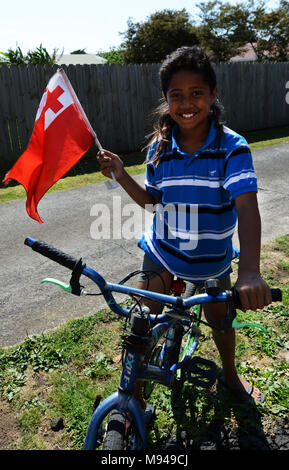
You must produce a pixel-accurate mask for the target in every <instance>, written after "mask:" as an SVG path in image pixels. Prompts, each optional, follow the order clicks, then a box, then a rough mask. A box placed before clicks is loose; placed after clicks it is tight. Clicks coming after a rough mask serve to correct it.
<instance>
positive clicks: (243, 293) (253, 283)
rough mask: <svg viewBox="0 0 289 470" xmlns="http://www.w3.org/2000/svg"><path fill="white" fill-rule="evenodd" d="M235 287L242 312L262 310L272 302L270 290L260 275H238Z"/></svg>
mask: <svg viewBox="0 0 289 470" xmlns="http://www.w3.org/2000/svg"><path fill="white" fill-rule="evenodd" d="M235 287H236V289H237V291H238V292H239V296H240V301H241V310H243V311H246V310H253V311H255V310H257V309H262V308H264V307H265V306H266V305H269V304H270V303H271V302H272V297H271V292H270V288H269V286H268V284H267V283H266V282H265V281H264V280H263V279H262V277H261V276H260V274H255V273H243V274H241V273H240V274H239V277H238V280H237V282H236V284H235Z"/></svg>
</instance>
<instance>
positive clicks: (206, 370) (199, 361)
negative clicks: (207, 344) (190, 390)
mask: <svg viewBox="0 0 289 470" xmlns="http://www.w3.org/2000/svg"><path fill="white" fill-rule="evenodd" d="M186 371H187V376H188V382H190V383H192V384H194V385H197V386H199V387H203V388H210V387H212V385H213V384H214V383H215V381H216V378H217V373H218V369H217V366H216V364H215V363H214V362H213V361H209V360H208V359H203V358H202V357H199V356H195V357H193V358H192V359H190V360H189V361H188V362H187V364H186Z"/></svg>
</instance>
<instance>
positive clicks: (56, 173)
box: [3, 70, 97, 223]
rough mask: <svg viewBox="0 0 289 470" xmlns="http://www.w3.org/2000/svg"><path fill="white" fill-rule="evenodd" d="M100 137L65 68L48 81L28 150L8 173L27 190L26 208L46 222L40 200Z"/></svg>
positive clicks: (29, 213) (30, 214)
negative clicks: (42, 215) (40, 210)
mask: <svg viewBox="0 0 289 470" xmlns="http://www.w3.org/2000/svg"><path fill="white" fill-rule="evenodd" d="M95 140H97V137H96V134H95V132H94V131H93V129H92V127H91V125H90V123H89V121H88V119H87V117H86V115H85V113H84V111H83V109H82V107H81V104H80V103H79V101H78V98H77V96H76V94H75V92H74V90H73V88H72V86H71V84H70V82H69V80H68V78H67V77H66V75H65V73H64V72H63V71H62V70H58V71H57V72H56V73H55V74H54V75H53V77H51V79H50V80H49V82H48V85H47V87H46V89H45V91H44V94H43V96H42V99H41V101H40V104H39V107H38V111H37V114H36V119H35V124H34V128H33V132H32V136H31V139H30V142H29V145H28V147H27V149H26V151H25V152H24V153H23V154H22V155H21V157H20V158H19V159H18V160H17V162H16V163H15V165H14V166H13V168H12V169H11V170H10V171H9V172H8V173H7V174H6V176H5V178H4V180H3V181H4V182H5V183H8V181H9V180H11V179H14V180H16V181H18V183H20V184H22V186H24V188H25V190H26V193H27V201H26V210H27V213H28V215H29V216H30V217H32V218H33V219H35V220H37V221H38V222H40V223H42V220H41V219H40V217H39V214H38V212H37V205H38V202H39V201H40V199H41V198H42V197H43V196H44V194H45V193H46V192H47V191H48V189H49V188H50V187H51V186H53V184H54V183H56V181H58V180H59V179H60V178H61V177H62V176H63V175H64V174H65V173H67V171H69V170H70V168H72V167H73V165H75V163H77V161H78V160H79V159H80V158H81V157H82V156H83V155H84V154H85V153H86V152H87V150H88V149H89V148H90V147H91V145H92V144H93V142H94V141H95Z"/></svg>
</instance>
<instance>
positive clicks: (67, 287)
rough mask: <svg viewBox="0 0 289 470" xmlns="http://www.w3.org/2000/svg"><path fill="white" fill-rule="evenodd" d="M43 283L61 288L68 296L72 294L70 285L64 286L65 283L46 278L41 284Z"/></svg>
mask: <svg viewBox="0 0 289 470" xmlns="http://www.w3.org/2000/svg"><path fill="white" fill-rule="evenodd" d="M44 282H50V283H51V284H55V285H56V286H59V287H61V289H63V290H64V291H65V292H69V293H70V294H71V293H72V287H71V285H70V284H65V282H62V281H58V279H53V278H51V277H47V278H46V279H43V280H42V281H41V284H44Z"/></svg>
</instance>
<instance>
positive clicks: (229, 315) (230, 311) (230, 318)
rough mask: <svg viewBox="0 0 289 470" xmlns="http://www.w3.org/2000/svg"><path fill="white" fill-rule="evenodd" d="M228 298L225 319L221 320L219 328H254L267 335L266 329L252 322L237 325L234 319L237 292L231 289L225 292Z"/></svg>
mask: <svg viewBox="0 0 289 470" xmlns="http://www.w3.org/2000/svg"><path fill="white" fill-rule="evenodd" d="M226 292H227V295H228V297H231V301H229V302H228V303H227V311H226V315H225V318H224V319H223V320H222V323H221V326H222V328H236V329H240V328H244V327H246V326H253V327H255V328H260V329H261V330H263V331H264V333H267V330H266V328H265V327H264V326H263V325H260V324H259V323H252V322H241V323H239V322H238V321H237V319H236V316H237V311H236V307H235V305H236V304H237V308H238V298H239V297H238V291H237V290H236V289H235V288H233V289H232V291H226Z"/></svg>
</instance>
